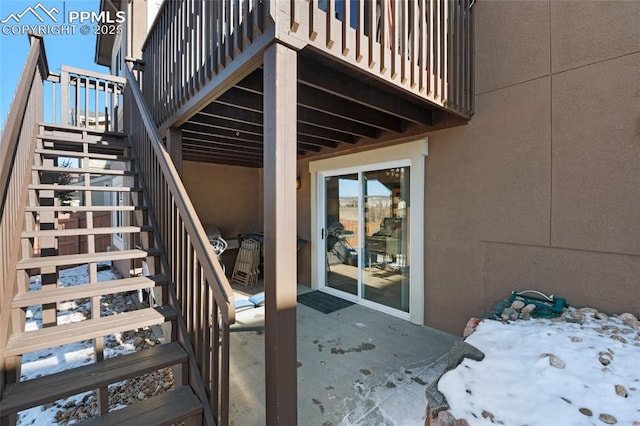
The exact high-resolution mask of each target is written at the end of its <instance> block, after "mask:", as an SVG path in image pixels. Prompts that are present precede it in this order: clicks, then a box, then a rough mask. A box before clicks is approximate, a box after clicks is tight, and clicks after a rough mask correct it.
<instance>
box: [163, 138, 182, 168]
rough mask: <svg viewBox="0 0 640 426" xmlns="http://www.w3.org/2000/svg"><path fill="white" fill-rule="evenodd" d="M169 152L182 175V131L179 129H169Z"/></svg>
mask: <svg viewBox="0 0 640 426" xmlns="http://www.w3.org/2000/svg"><path fill="white" fill-rule="evenodd" d="M167 151H169V155H170V156H171V159H172V160H173V164H174V166H176V170H177V171H178V173H179V174H180V175H182V130H181V129H179V128H177V127H171V128H169V131H168V132H167Z"/></svg>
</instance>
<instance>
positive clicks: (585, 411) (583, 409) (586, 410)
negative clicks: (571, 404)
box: [578, 408, 593, 417]
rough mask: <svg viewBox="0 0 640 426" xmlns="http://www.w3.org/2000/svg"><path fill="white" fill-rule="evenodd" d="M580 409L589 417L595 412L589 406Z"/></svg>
mask: <svg viewBox="0 0 640 426" xmlns="http://www.w3.org/2000/svg"><path fill="white" fill-rule="evenodd" d="M578 411H580V412H581V413H582V414H584V415H585V416H587V417H591V416H593V412H592V411H591V410H589V409H588V408H580V409H579V410H578Z"/></svg>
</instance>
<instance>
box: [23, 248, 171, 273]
mask: <svg viewBox="0 0 640 426" xmlns="http://www.w3.org/2000/svg"><path fill="white" fill-rule="evenodd" d="M159 253H160V252H159V250H158V249H154V248H150V249H147V250H140V249H135V250H114V251H104V252H99V253H81V254H67V255H64V256H46V257H31V258H27V259H22V260H20V261H18V263H17V264H16V269H18V270H22V269H31V268H45V267H48V266H65V265H79V264H82V263H91V262H104V261H108V260H128V259H142V258H145V257H148V256H157V255H158V254H159Z"/></svg>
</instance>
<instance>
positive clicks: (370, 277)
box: [360, 166, 410, 312]
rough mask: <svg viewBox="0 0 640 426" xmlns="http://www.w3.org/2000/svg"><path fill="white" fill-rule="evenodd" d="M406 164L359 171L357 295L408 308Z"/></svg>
mask: <svg viewBox="0 0 640 426" xmlns="http://www.w3.org/2000/svg"><path fill="white" fill-rule="evenodd" d="M409 175H410V173H409V167H408V166H405V167H394V168H388V169H381V170H371V171H365V172H363V173H362V182H361V185H362V193H363V213H362V214H363V228H364V229H363V233H364V259H363V262H361V268H362V284H361V294H360V298H362V299H365V300H368V301H371V302H375V303H379V304H381V305H385V306H389V307H391V308H394V309H398V310H401V311H404V312H409V265H408V259H409V252H408V250H409V244H408V242H409V238H408V235H409V234H408V232H409V229H408V223H409V221H408V219H409V218H408V214H409V205H410V200H409Z"/></svg>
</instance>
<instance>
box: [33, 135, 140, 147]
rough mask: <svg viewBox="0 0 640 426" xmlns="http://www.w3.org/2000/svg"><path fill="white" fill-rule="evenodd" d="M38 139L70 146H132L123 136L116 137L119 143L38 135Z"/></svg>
mask: <svg viewBox="0 0 640 426" xmlns="http://www.w3.org/2000/svg"><path fill="white" fill-rule="evenodd" d="M37 138H38V139H41V140H43V141H45V142H61V143H68V144H84V143H86V144H89V145H103V146H113V147H117V148H129V147H130V146H131V145H130V144H129V142H127V141H126V140H125V138H124V136H122V135H119V134H118V135H116V136H115V139H117V141H113V140H111V141H109V140H104V139H81V138H78V137H73V136H52V135H37Z"/></svg>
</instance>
